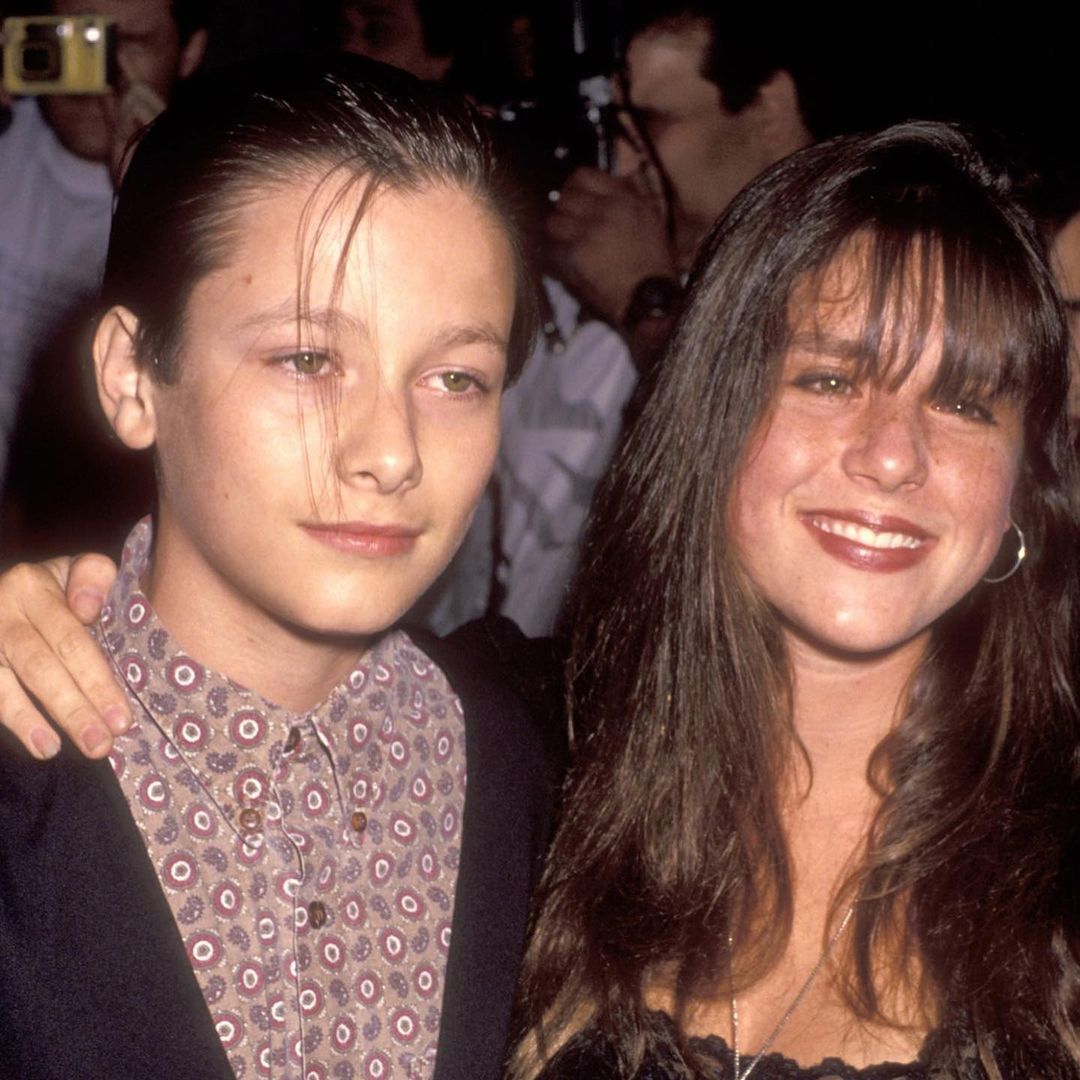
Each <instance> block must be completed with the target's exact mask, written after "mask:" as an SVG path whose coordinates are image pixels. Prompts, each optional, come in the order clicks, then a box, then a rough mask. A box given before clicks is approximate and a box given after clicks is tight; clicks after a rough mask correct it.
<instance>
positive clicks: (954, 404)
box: [934, 399, 996, 424]
mask: <svg viewBox="0 0 1080 1080" xmlns="http://www.w3.org/2000/svg"><path fill="white" fill-rule="evenodd" d="M934 408H936V409H937V410H938V412H943V413H946V414H947V415H949V416H959V417H960V418H961V419H962V420H971V421H973V422H974V423H977V424H993V423H995V422H996V421H995V420H994V413H993V410H992V409H991V407H990V406H989V405H988V404H986V403H985V402H981V401H972V400H970V399H967V400H964V401H946V402H942V403H940V404H937V405H935V406H934Z"/></svg>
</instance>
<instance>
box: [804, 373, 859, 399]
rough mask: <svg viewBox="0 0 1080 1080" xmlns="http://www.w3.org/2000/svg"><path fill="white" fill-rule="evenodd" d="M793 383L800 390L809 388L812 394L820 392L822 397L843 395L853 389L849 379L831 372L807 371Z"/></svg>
mask: <svg viewBox="0 0 1080 1080" xmlns="http://www.w3.org/2000/svg"><path fill="white" fill-rule="evenodd" d="M795 385H796V386H797V387H799V389H801V390H809V391H810V392H811V393H812V394H821V395H822V396H824V397H844V396H846V395H848V394H850V393H851V392H852V391H853V390H854V389H855V388H854V386H853V385H852V383H851V380H850V379H848V378H847V377H846V376H844V375H837V374H835V373H833V372H808V373H807V374H805V375H800V376H799V378H797V379H796V380H795Z"/></svg>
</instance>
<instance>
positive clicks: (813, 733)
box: [788, 635, 926, 787]
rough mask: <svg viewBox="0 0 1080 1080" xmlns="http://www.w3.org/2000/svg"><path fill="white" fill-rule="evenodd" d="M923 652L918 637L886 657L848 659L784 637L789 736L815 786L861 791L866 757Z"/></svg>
mask: <svg viewBox="0 0 1080 1080" xmlns="http://www.w3.org/2000/svg"><path fill="white" fill-rule="evenodd" d="M925 649H926V637H925V635H924V636H920V637H918V638H913V639H912V640H911V641H908V642H905V643H904V644H903V645H901V646H899V647H898V648H896V649H892V650H890V651H889V652H887V653H880V654H875V655H873V656H869V657H866V656H856V657H852V656H845V655H842V654H835V653H830V652H825V651H823V650H821V649H818V648H816V647H814V646H813V645H811V644H809V643H807V642H806V641H805V640H803V639H801V638H798V637H796V636H794V635H790V636H789V640H788V651H789V656H790V660H791V671H792V694H793V697H792V708H793V719H794V724H795V731H796V733H797V734H798V736H799V739H800V741H801V742H802V745H803V747H804V748H805V750H806V753H807V755H808V756H809V758H810V763H811V766H812V768H813V773H814V785H815V786H817V785H818V784H819V783H821V782H823V783H824V784H825V785H828V786H832V785H836V784H838V783H840V784H841V786H844V787H846V786H848V785H850V784H853V783H855V782H856V781H861V783H862V784H863V785H865V779H866V768H867V764H868V762H869V759H870V756H871V754H872V753H873V751H874V749H875V747H877V746H878V744H879V743H880V742H881V741H882V739H884V738H885V736H886V735H887V734H888V733H889V731H890V730H891V729H892V727H893V725H894V724H895V723H896V720H897V718H898V715H899V712H900V707H901V703H902V702H903V701H904V699H905V698H906V695H907V692H908V688H909V685H910V682H911V678H912V675H913V674H914V672H915V669H916V668H917V667H918V664H919V661H920V659H921V658H922V655H923V653H924V652H925Z"/></svg>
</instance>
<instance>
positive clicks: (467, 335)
mask: <svg viewBox="0 0 1080 1080" xmlns="http://www.w3.org/2000/svg"><path fill="white" fill-rule="evenodd" d="M431 344H432V346H433V347H434V348H437V349H455V348H458V347H459V346H462V345H490V346H491V347H492V348H494V349H497V350H499V351H500V352H505V351H506V349H507V342H506V338H504V337H503V336H502V334H500V333H499V332H498V331H497V330H496V329H495V328H494V327H493V326H492V325H491V324H490V323H487V322H479V323H471V324H468V325H464V326H453V325H450V326H444V327H442V328H441V329H439V330H437V331H436V332H435V333H434V334H432V335H431Z"/></svg>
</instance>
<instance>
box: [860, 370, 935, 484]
mask: <svg viewBox="0 0 1080 1080" xmlns="http://www.w3.org/2000/svg"><path fill="white" fill-rule="evenodd" d="M928 465H929V454H928V450H927V445H926V433H925V430H924V427H923V415H922V407H921V402H919V401H918V400H916V399H915V398H914V395H908V394H905V393H903V390H902V389H901V391H900V392H899V393H888V392H886V391H883V390H871V391H870V392H869V394H868V399H867V404H866V407H865V408H864V409H863V410H862V411H861V413H860V415H859V417H858V420H857V421H856V423H855V426H854V428H853V430H852V432H851V435H850V438H849V441H848V444H847V446H846V447H845V449H844V453H843V466H844V470H845V472H846V473H847V474H848V475H849V476H851V477H852V478H854V479H857V480H859V481H861V482H863V483H866V484H870V485H873V486H875V487H878V488H880V489H881V490H883V491H896V490H900V489H902V488H915V487H919V486H921V485H922V483H923V482H924V481H925V480H926V475H927V468H928Z"/></svg>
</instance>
